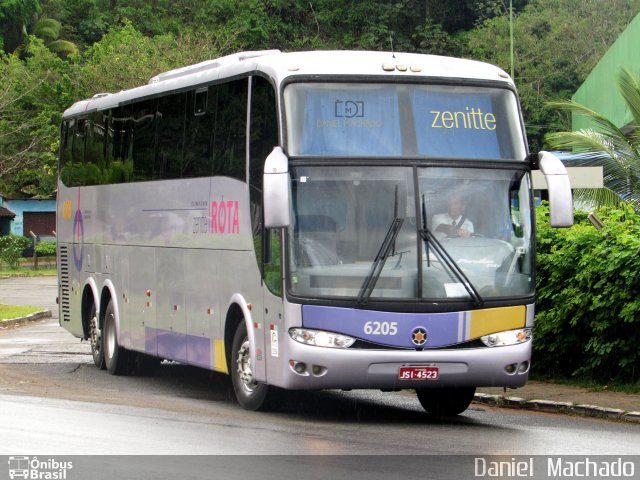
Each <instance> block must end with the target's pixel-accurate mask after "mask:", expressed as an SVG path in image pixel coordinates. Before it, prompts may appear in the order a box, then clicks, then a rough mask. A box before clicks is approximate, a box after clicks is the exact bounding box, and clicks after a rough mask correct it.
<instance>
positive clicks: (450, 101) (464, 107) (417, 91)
mask: <svg viewBox="0 0 640 480" xmlns="http://www.w3.org/2000/svg"><path fill="white" fill-rule="evenodd" d="M284 95H285V108H286V114H287V120H288V121H287V138H288V153H289V155H291V156H332V157H399V156H405V157H425V158H464V159H491V160H505V161H506V160H511V161H513V160H516V161H523V160H524V158H525V150H524V143H523V141H522V138H523V135H522V130H521V124H520V118H519V115H518V108H517V101H516V98H515V95H514V93H513V92H511V91H510V90H507V89H503V88H487V87H475V86H473V87H472V86H443V85H417V84H349V83H294V84H290V85H288V86H287V87H286V88H285V93H284ZM461 139H463V141H461Z"/></svg>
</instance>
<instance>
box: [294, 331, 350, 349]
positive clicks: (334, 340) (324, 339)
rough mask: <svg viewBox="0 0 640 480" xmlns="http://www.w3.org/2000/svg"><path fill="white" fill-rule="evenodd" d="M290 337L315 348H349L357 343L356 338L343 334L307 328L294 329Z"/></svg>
mask: <svg viewBox="0 0 640 480" xmlns="http://www.w3.org/2000/svg"><path fill="white" fill-rule="evenodd" d="M289 336H291V338H293V339H294V340H295V341H296V342H300V343H304V344H305V345H313V346H314V347H330V348H349V347H350V346H351V345H353V342H355V341H356V339H355V338H353V337H349V336H347V335H343V334H341V333H334V332H325V331H323V330H308V329H306V328H292V329H291V330H289Z"/></svg>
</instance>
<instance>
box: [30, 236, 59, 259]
mask: <svg viewBox="0 0 640 480" xmlns="http://www.w3.org/2000/svg"><path fill="white" fill-rule="evenodd" d="M35 250H36V253H37V254H38V256H43V257H47V256H52V255H55V254H56V242H54V241H53V240H43V241H42V242H38V244H37V245H36V249H35Z"/></svg>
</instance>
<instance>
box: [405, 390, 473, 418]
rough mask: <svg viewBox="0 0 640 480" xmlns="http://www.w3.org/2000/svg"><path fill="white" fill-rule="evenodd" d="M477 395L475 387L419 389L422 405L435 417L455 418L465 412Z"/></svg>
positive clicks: (417, 392)
mask: <svg viewBox="0 0 640 480" xmlns="http://www.w3.org/2000/svg"><path fill="white" fill-rule="evenodd" d="M475 393H476V389H475V387H460V388H455V387H448V388H419V389H417V390H416V394H417V395H418V400H419V401H420V405H422V408H424V409H425V410H426V411H427V413H428V414H429V415H432V416H434V417H453V416H455V415H458V414H460V413H462V412H464V411H465V410H466V409H467V408H468V407H469V405H471V401H472V400H473V396H474V395H475Z"/></svg>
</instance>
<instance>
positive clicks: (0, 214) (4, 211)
mask: <svg viewBox="0 0 640 480" xmlns="http://www.w3.org/2000/svg"><path fill="white" fill-rule="evenodd" d="M15 216H16V214H15V213H13V212H12V211H11V210H9V209H8V208H5V207H0V218H14V217H15Z"/></svg>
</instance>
